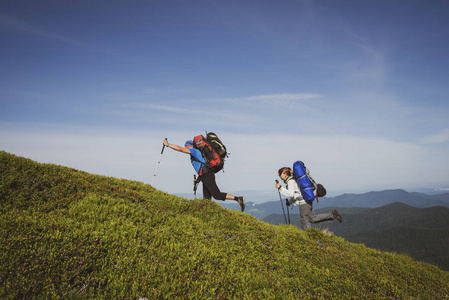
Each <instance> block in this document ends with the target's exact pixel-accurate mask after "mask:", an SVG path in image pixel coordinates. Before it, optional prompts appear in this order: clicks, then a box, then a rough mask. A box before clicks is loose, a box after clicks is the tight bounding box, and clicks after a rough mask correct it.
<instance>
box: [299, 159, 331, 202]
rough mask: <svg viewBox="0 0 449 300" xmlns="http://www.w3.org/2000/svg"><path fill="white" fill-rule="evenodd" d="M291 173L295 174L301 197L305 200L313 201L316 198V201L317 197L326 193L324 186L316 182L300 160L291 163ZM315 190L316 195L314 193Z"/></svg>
mask: <svg viewBox="0 0 449 300" xmlns="http://www.w3.org/2000/svg"><path fill="white" fill-rule="evenodd" d="M293 175H295V179H296V182H297V183H298V186H299V189H300V190H301V194H302V197H303V198H304V199H305V200H309V201H313V200H315V198H316V199H317V201H318V197H324V196H325V195H326V189H325V188H324V186H322V185H321V184H316V182H315V180H313V178H312V176H310V173H309V170H308V169H307V167H306V166H305V165H304V163H303V162H302V161H299V160H298V161H297V162H295V163H294V164H293ZM315 190H316V196H315V193H314V191H315Z"/></svg>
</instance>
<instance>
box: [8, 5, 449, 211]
mask: <svg viewBox="0 0 449 300" xmlns="http://www.w3.org/2000/svg"><path fill="white" fill-rule="evenodd" d="M448 25H449V3H448V2H447V1H439V0H437V1H402V0H398V1H386V0H380V1H374V0H373V1H355V0H343V1H338V2H336V1H330V0H318V1H311V0H298V1H292V0H287V1H286V0H282V1H277V2H273V1H247V0H242V1H226V2H224V1H206V0H192V1H188V2H187V1H175V0H174V1H166V0H164V1H162V0H154V1H136V0H132V1H119V0H114V1H95V2H92V1H86V0H80V1H72V2H61V1H55V0H49V1H29V0H28V1H24V0H18V1H0V41H1V42H2V48H1V50H0V54H1V55H0V66H1V68H0V79H1V80H0V104H1V110H0V150H5V151H7V152H10V153H13V154H15V155H20V156H24V157H28V158H31V159H33V160H37V161H39V162H45V163H54V164H60V165H64V166H68V167H73V168H76V169H80V170H83V171H87V172H91V173H94V174H101V175H107V176H113V177H118V178H126V179H131V180H138V181H142V182H145V183H149V184H151V182H152V181H153V177H154V172H155V170H156V167H157V162H158V160H159V158H160V151H161V148H162V141H163V139H164V138H168V140H169V142H171V143H174V144H178V145H183V144H184V142H185V141H186V140H187V139H192V138H193V136H194V135H197V134H202V133H204V132H205V131H206V130H207V131H213V132H216V133H217V134H218V135H219V136H220V137H221V138H222V140H223V142H224V143H225V144H226V146H227V147H228V150H229V152H230V153H231V155H230V157H229V159H228V160H227V162H226V165H225V172H224V173H218V174H217V182H218V184H219V186H220V188H221V189H222V190H223V191H225V192H231V191H242V190H259V191H270V190H271V189H272V190H273V193H274V196H277V192H276V190H275V189H274V180H275V179H277V170H278V169H279V168H281V167H283V166H291V165H292V164H293V162H294V161H296V160H302V161H304V162H305V163H306V165H308V166H309V168H310V169H311V172H312V175H313V176H314V178H315V179H316V180H317V181H319V182H322V183H323V184H324V185H325V186H326V187H327V189H328V190H329V191H335V192H353V191H360V192H362V191H365V192H369V191H372V190H384V189H391V188H403V189H406V190H415V189H421V188H434V189H442V190H445V189H449V157H448V155H449V154H448V153H449V118H448V117H447V116H448V112H449V99H448V96H449V85H448V82H449V54H448V53H449V31H448V30H447V28H449V26H448ZM193 174H194V172H193V169H192V167H191V165H190V162H189V159H188V156H186V155H184V154H181V153H176V152H175V151H173V150H171V149H166V150H165V151H164V154H163V156H162V160H161V164H160V166H159V169H158V173H157V176H156V178H154V179H155V180H154V185H155V187H156V188H158V189H161V190H164V191H167V192H169V193H189V192H191V191H192V179H193ZM249 200H250V201H253V202H257V199H249Z"/></svg>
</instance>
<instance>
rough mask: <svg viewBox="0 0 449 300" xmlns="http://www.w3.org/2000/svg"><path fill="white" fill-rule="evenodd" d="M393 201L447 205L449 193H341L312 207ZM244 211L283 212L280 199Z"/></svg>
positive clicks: (420, 205)
mask: <svg viewBox="0 0 449 300" xmlns="http://www.w3.org/2000/svg"><path fill="white" fill-rule="evenodd" d="M217 202H218V203H219V204H221V205H222V206H224V207H226V208H228V209H235V210H238V209H239V207H238V205H237V204H236V203H234V201H225V202H223V201H217ZM394 202H402V203H404V204H407V205H410V206H413V207H417V208H427V207H433V206H443V207H449V193H444V194H435V195H428V194H423V193H416V192H407V191H404V190H401V189H396V190H385V191H379V192H368V193H364V194H343V195H340V196H336V197H324V198H320V199H319V202H318V203H317V202H316V201H315V202H314V209H315V210H317V209H320V208H325V207H340V208H343V207H359V208H375V207H381V206H384V205H387V204H390V203H394ZM283 205H284V210H285V209H286V207H285V200H284V197H283ZM296 209H297V208H296ZM298 211H299V210H298ZM245 212H246V213H247V214H250V215H252V216H255V217H256V218H258V219H263V218H265V217H266V216H268V215H271V214H283V211H282V206H281V203H280V200H277V201H269V202H264V203H251V202H248V203H247V205H246V209H245ZM285 213H287V211H285Z"/></svg>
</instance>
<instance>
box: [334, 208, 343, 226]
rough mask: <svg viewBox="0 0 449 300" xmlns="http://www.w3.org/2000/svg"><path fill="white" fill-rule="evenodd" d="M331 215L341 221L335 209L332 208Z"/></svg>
mask: <svg viewBox="0 0 449 300" xmlns="http://www.w3.org/2000/svg"><path fill="white" fill-rule="evenodd" d="M332 215H333V216H334V219H336V220H338V222H340V223H341V222H342V221H343V220H342V218H341V216H340V214H339V213H338V211H337V210H336V209H334V210H333V211H332Z"/></svg>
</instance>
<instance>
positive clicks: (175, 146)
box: [163, 140, 190, 154]
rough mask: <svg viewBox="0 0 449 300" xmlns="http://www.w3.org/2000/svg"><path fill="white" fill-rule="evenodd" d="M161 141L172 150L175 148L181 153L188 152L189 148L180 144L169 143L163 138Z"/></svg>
mask: <svg viewBox="0 0 449 300" xmlns="http://www.w3.org/2000/svg"><path fill="white" fill-rule="evenodd" d="M163 143H164V145H165V146H166V147H168V148H172V149H173V150H176V151H179V152H182V153H186V154H190V151H189V149H187V148H185V147H181V146H178V145H174V144H170V143H168V141H167V140H164V142H163Z"/></svg>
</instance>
